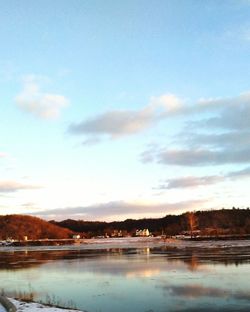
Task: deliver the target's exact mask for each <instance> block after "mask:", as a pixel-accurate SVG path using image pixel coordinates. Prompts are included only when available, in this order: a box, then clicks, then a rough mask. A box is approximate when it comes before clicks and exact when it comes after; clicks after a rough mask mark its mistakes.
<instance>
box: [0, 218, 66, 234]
mask: <svg viewBox="0 0 250 312" xmlns="http://www.w3.org/2000/svg"><path fill="white" fill-rule="evenodd" d="M24 236H27V237H28V239H41V238H69V237H71V236H72V231H71V230H69V229H65V228H62V227H59V226H57V225H55V224H51V223H49V222H46V221H44V220H42V219H39V218H36V217H31V216H24V215H7V216H0V239H2V240H4V239H7V238H13V239H23V237H24Z"/></svg>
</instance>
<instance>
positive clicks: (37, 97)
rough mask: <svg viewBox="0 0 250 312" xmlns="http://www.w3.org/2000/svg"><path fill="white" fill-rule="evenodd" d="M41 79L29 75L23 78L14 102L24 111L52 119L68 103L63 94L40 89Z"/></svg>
mask: <svg viewBox="0 0 250 312" xmlns="http://www.w3.org/2000/svg"><path fill="white" fill-rule="evenodd" d="M42 83H43V79H41V78H40V77H38V76H34V75H29V76H26V77H24V78H23V89H22V91H21V92H20V93H19V94H18V95H17V96H16V98H15V101H16V104H17V105H18V106H19V107H20V108H21V109H22V110H24V111H26V112H29V113H31V114H33V115H34V116H36V117H39V118H43V119H54V118H57V117H58V116H59V115H60V112H61V110H62V108H64V107H65V106H67V105H68V104H69V101H68V99H66V98H65V97H64V96H62V95H59V94H55V93H47V92H44V91H42V90H41V85H42Z"/></svg>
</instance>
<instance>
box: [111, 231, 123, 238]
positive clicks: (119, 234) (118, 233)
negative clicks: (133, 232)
mask: <svg viewBox="0 0 250 312" xmlns="http://www.w3.org/2000/svg"><path fill="white" fill-rule="evenodd" d="M111 237H123V233H122V231H121V230H114V231H113V232H112V233H111Z"/></svg>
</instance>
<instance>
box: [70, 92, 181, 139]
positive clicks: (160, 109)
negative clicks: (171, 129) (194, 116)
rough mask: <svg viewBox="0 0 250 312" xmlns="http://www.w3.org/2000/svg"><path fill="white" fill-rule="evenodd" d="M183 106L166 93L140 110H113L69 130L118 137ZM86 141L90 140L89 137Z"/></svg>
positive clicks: (149, 124)
mask: <svg viewBox="0 0 250 312" xmlns="http://www.w3.org/2000/svg"><path fill="white" fill-rule="evenodd" d="M181 107H182V102H181V100H180V99H179V98H177V97H176V96H175V95H172V94H166V95H162V96H160V97H153V98H151V100H150V103H149V104H148V105H146V106H144V107H143V108H141V109H138V110H111V111H107V112H104V113H101V114H99V115H97V116H94V117H93V118H89V119H86V120H83V121H82V122H79V123H73V124H71V125H70V127H69V132H70V133H72V134H77V135H85V136H88V137H89V136H90V137H91V138H92V137H94V138H96V137H97V138H98V139H99V138H100V137H101V136H108V137H109V138H118V137H122V136H127V135H132V134H136V133H139V132H142V131H144V130H146V129H148V128H150V127H152V126H154V125H155V124H157V123H158V122H159V121H160V120H161V119H164V118H167V117H168V116H169V115H170V114H172V113H175V112H177V111H178V110H180V109H181ZM85 142H88V139H87V140H86V141H85ZM90 142H93V141H92V140H90Z"/></svg>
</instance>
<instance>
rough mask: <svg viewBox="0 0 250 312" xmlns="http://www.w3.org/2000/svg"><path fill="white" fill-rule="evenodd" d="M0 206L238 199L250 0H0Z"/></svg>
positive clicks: (121, 216)
mask: <svg viewBox="0 0 250 312" xmlns="http://www.w3.org/2000/svg"><path fill="white" fill-rule="evenodd" d="M0 40H1V41H0V42H1V49H0V108H1V110H0V214H13V213H15V214H30V215H35V216H38V217H42V218H44V219H48V220H50V219H56V220H63V219H67V218H72V219H83V220H106V221H112V220H125V219H127V218H145V217H162V216H165V215H167V214H179V213H182V212H185V211H193V210H203V209H220V208H232V207H233V206H235V207H240V208H246V207H248V206H249V190H248V183H249V182H250V122H249V120H250V85H249V82H250V62H249V59H250V1H247V0H224V1H223V0H221V1H217V0H204V1H197V0H179V1H174V0H172V1H169V0H164V1H161V0H155V1H149V0H143V1H141V0H126V1H121V0H106V1H101V0H98V1H97V0H91V1H90V0H71V1H65V0H54V1H49V0H37V1H33V0H25V1H17V0H8V1H4V0H0Z"/></svg>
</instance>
